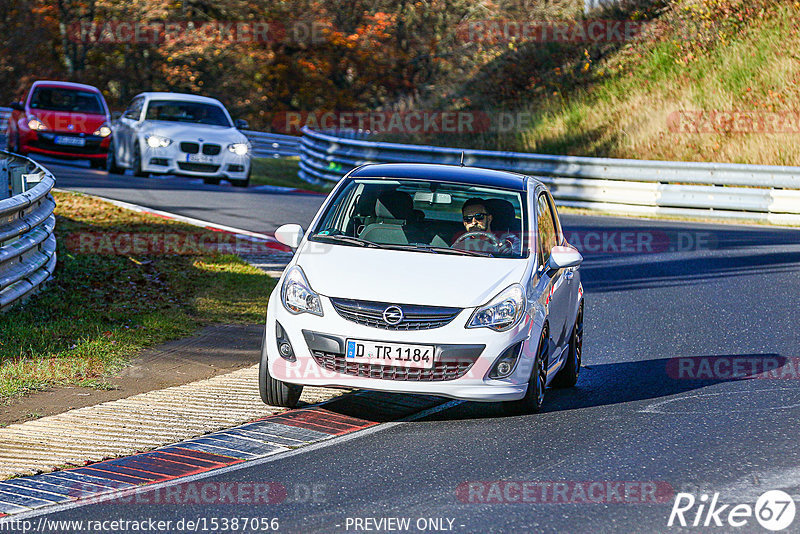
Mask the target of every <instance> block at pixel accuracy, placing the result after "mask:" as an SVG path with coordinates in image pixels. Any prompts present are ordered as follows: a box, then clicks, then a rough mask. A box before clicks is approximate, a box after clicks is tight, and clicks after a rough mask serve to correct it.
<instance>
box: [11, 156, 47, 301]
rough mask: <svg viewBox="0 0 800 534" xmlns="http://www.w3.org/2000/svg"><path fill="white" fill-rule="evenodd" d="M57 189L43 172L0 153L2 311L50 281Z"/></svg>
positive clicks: (21, 160) (32, 165)
mask: <svg viewBox="0 0 800 534" xmlns="http://www.w3.org/2000/svg"><path fill="white" fill-rule="evenodd" d="M55 183H56V182H55V178H53V175H52V174H50V173H49V172H48V171H47V170H46V169H45V168H44V167H41V166H40V165H38V164H36V163H35V162H33V161H31V160H29V159H28V158H23V157H20V156H14V155H11V154H9V153H7V152H4V151H1V150H0V199H2V200H0V311H6V310H7V309H8V308H10V307H11V306H12V305H14V304H15V303H17V302H19V301H21V300H23V299H25V298H26V297H28V296H29V295H31V294H33V293H34V292H36V291H37V290H38V289H39V288H41V287H42V284H44V283H45V282H46V281H47V280H48V279H49V278H50V277H51V276H52V275H53V271H54V270H55V267H56V238H55V235H54V234H53V230H54V229H55V225H56V218H55V215H53V210H54V209H55V206H56V203H55V201H54V200H53V196H52V195H51V194H50V191H51V190H52V189H53V186H54V185H55ZM6 197H8V198H6Z"/></svg>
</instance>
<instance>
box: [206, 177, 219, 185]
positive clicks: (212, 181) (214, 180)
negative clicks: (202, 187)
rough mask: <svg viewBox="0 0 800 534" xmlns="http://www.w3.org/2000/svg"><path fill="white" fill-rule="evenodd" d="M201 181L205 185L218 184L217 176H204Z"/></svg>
mask: <svg viewBox="0 0 800 534" xmlns="http://www.w3.org/2000/svg"><path fill="white" fill-rule="evenodd" d="M203 183H204V184H206V185H219V178H217V177H216V176H206V177H205V178H203Z"/></svg>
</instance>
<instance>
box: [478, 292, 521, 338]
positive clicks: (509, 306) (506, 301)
mask: <svg viewBox="0 0 800 534" xmlns="http://www.w3.org/2000/svg"><path fill="white" fill-rule="evenodd" d="M524 314H525V290H524V289H523V288H522V286H521V285H519V284H514V285H511V286H508V287H507V288H506V289H504V290H503V291H501V292H500V293H499V294H498V295H497V296H496V297H495V298H493V299H492V300H491V301H490V302H489V303H488V304H486V305H484V306H481V307H480V308H478V309H477V310H475V312H474V313H473V314H472V317H471V318H470V320H469V322H468V323H467V328H483V327H486V328H491V329H492V330H496V331H498V332H502V331H504V330H508V329H510V328H512V327H514V326H515V325H516V324H517V323H519V321H520V320H521V319H522V316H523V315H524Z"/></svg>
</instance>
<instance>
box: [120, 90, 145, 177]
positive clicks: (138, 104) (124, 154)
mask: <svg viewBox="0 0 800 534" xmlns="http://www.w3.org/2000/svg"><path fill="white" fill-rule="evenodd" d="M143 107H144V97H143V96H137V97H136V98H134V99H133V100H132V101H131V103H130V105H129V106H128V109H126V110H125V113H123V114H122V116H121V117H120V118H119V121H118V128H117V130H116V131H115V132H114V135H115V144H116V149H117V154H116V155H117V161H119V162H120V163H121V164H122V165H125V166H126V167H130V166H131V164H132V163H133V147H134V146H135V145H134V143H135V140H136V138H137V133H138V132H137V130H138V127H139V124H140V119H141V116H142V108H143Z"/></svg>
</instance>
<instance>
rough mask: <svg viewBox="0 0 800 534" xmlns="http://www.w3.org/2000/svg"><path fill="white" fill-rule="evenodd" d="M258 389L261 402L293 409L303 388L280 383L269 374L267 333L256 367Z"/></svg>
mask: <svg viewBox="0 0 800 534" xmlns="http://www.w3.org/2000/svg"><path fill="white" fill-rule="evenodd" d="M258 389H259V392H260V393H261V400H262V401H264V404H268V405H269V406H280V407H283V408H294V407H295V406H297V403H298V401H299V400H300V395H302V393H303V386H298V385H295V384H287V383H286V382H281V381H280V380H277V379H275V378H272V375H270V374H269V360H268V358H267V333H266V331H265V332H264V337H263V340H262V342H261V362H260V363H259V366H258Z"/></svg>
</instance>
